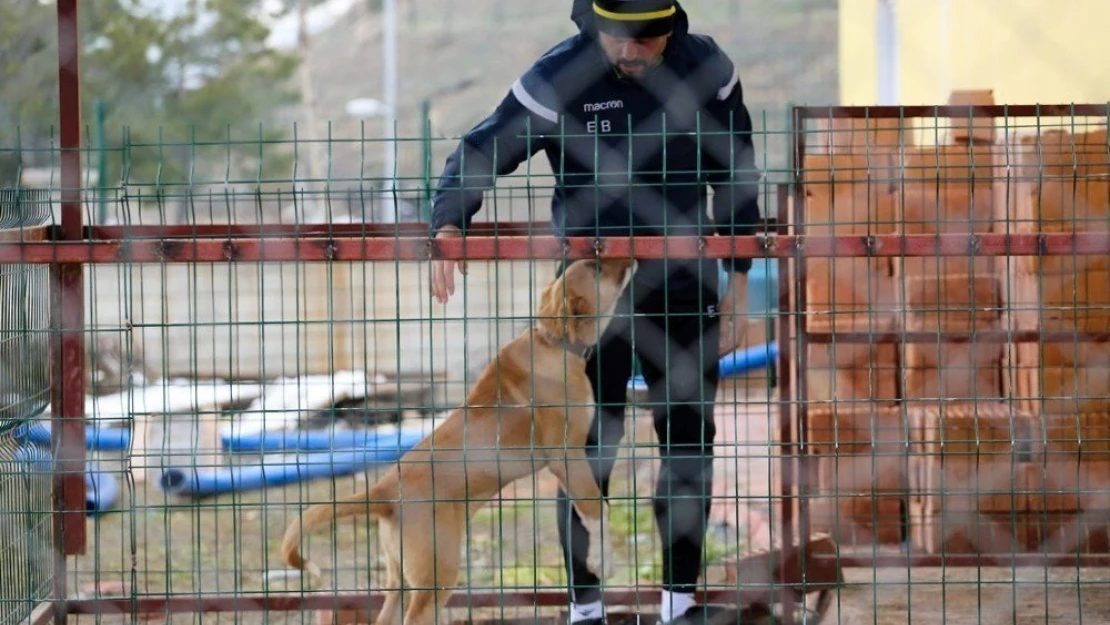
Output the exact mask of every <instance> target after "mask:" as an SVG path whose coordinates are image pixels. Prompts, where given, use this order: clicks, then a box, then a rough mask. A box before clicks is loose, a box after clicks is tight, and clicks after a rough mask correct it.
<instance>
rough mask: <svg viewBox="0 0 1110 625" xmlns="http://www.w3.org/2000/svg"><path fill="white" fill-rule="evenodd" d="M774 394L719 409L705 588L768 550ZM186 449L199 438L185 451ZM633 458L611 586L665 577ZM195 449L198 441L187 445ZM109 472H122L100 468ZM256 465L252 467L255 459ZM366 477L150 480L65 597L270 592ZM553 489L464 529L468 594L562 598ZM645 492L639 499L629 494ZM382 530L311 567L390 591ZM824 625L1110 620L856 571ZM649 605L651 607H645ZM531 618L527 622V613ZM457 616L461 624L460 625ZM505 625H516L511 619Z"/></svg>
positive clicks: (334, 581)
mask: <svg viewBox="0 0 1110 625" xmlns="http://www.w3.org/2000/svg"><path fill="white" fill-rule="evenodd" d="M772 405H773V404H772V403H771V400H769V399H768V398H767V397H754V398H753V397H751V396H745V397H743V398H742V400H741V404H740V405H739V406H731V405H724V406H722V407H721V408H720V410H721V411H722V413H721V414H719V416H718V422H719V423H720V424H721V426H720V429H719V437H720V443H721V446H720V447H718V451H717V456H718V461H717V465H716V475H717V479H716V480H715V481H716V483H717V485H718V490H717V492H716V493H715V494H716V495H717V496H720V497H722V499H721V501H720V502H718V503H716V504H715V506H714V510H713V515H714V520H715V526H714V530H713V531H712V532H711V534H710V541H709V549H708V551H709V558H708V565H709V572H708V574H707V577H706V580H705V581H706V582H707V584H709V585H710V587H711V586H712V585H713V584H720V583H722V582H723V581H724V579H725V578H724V571H723V568H722V567H721V560H722V559H723V558H725V557H727V556H729V555H730V554H736V553H740V554H743V553H748V552H750V551H751V550H753V549H760V548H763V547H765V546H766V545H767V544H768V543H769V542H770V541H771V540H773V539H775V537H776V535H777V533H778V529H777V528H776V527H774V525H773V524H772V523H770V522H769V520H768V511H769V510H770V509H771V508H772V506H771V503H772V501H773V500H772V498H771V496H770V495H769V493H771V492H774V491H773V490H772V480H773V479H777V478H776V473H775V471H774V470H773V468H774V467H773V464H772V462H771V457H770V456H769V454H768V441H769V440H771V436H770V434H769V433H770V432H772V431H774V428H775V424H776V421H775V419H774V418H773V416H772V415H773V414H774V411H772V410H770V409H769V408H770V407H771V406H772ZM187 430H188V424H187V423H175V424H173V425H172V426H171V427H170V431H173V435H172V436H165V437H163V440H165V441H167V449H165V450H163V452H164V453H165V455H166V456H167V457H178V458H180V457H181V456H180V454H185V455H188V454H191V453H196V451H197V450H195V440H196V439H195V438H191V437H190V436H188V435H187ZM190 441H194V442H193V443H190ZM625 442H626V447H625V449H624V451H623V453H624V455H625V457H624V459H622V460H621V461H620V462H619V463H618V466H617V469H616V470H615V474H614V478H613V487H612V491H613V503H612V512H613V519H612V521H613V522H612V526H613V531H614V541H615V544H614V547H615V549H616V551H617V554H616V555H617V557H618V559H619V560H620V566H619V569H618V575H617V577H616V578H615V579H613V580H612V583H613V584H614V585H618V586H623V585H630V584H632V583H634V582H636V581H639V582H640V583H644V584H651V585H654V584H655V583H657V582H658V580H659V574H660V562H659V556H658V552H659V539H658V536H657V534H656V532H655V527H654V521H653V517H652V514H651V508H650V493H651V491H652V488H653V486H654V469H655V464H654V449H653V447H652V445H653V442H654V435H653V434H652V431H651V426H650V419H649V418H648V417H646V416H640V417H639V418H637V419H635V420H630V427H629V432H628V436H627V437H626V441H625ZM190 444H192V445H193V447H192V448H190V446H189V445H190ZM100 460H101V461H102V466H103V467H105V468H109V469H110V468H111V467H113V466H116V467H117V468H118V466H119V465H118V460H116V459H113V458H111V457H107V456H105V457H102V458H100ZM254 461H257V458H251V457H244V458H240V459H238V462H243V463H250V462H254ZM377 470H380V469H372V470H370V471H369V472H368V473H367V474H366V476H365V477H364V476H362V475H357V476H342V477H337V478H333V479H332V478H325V479H317V480H312V481H310V482H305V483H298V484H290V485H287V486H283V487H273V488H268V489H265V490H256V491H248V492H240V493H233V494H227V495H222V496H219V497H214V498H208V499H203V500H200V501H192V500H181V499H175V498H169V497H167V496H166V495H165V494H164V493H163V492H162V491H161V490H160V489H159V488H158V485H157V484H156V483H149V482H148V483H144V484H134V483H131V482H130V481H129V480H121V487H122V490H123V493H122V494H121V498H120V501H119V503H118V505H117V508H116V510H114V511H112V512H109V513H107V514H105V515H103V516H101V517H99V518H96V519H90V520H89V521H88V531H89V550H88V553H87V554H86V555H84V556H82V557H79V558H77V559H76V560H75V561H73V565H72V567H71V582H70V583H71V588H73V589H75V590H76V591H78V592H79V593H80V594H81V595H82V596H86V597H91V596H94V595H95V594H96V593H97V589H99V591H100V593H101V594H104V595H110V594H115V593H118V592H120V590H121V589H126V588H130V589H133V590H134V592H135V594H136V595H138V596H154V597H165V596H195V595H196V594H197V593H206V594H214V593H219V594H237V593H257V592H263V591H265V590H267V587H266V585H265V584H264V574H265V572H266V571H268V570H272V569H283V568H284V567H283V565H282V563H281V562H280V560H279V558H278V545H279V543H280V540H281V536H282V532H283V531H284V529H285V526H286V525H287V524H288V523H289V522H290V521H291V520H292V519H293V518H294V517H295V514H296V513H297V512H298V511H299V509H300V508H301V507H302V506H303V505H307V504H309V503H312V502H322V501H329V500H331V499H332V498H333V497H335V496H336V495H341V494H344V493H347V492H351V491H352V490H354V489H356V488H359V487H360V484H361V483H362V481H363V479H365V478H366V477H368V478H370V479H373V477H374V475H375V474H376V472H377ZM553 493H554V490H553V484H552V482H551V480H550V478H549V477H548V476H547V474H546V473H543V474H541V475H540V476H538V477H537V478H536V479H535V480H533V481H532V482H531V483H527V482H526V483H519V484H517V485H516V486H515V487H514V488H510V489H509V490H507V491H506V492H505V493H504V496H503V498H502V499H501V500H499V501H496V502H494V503H493V504H491V505H490V506H489V507H487V508H486V509H485V510H483V511H481V512H480V513H479V514H478V515H477V516H476V517H475V518H474V519H473V521H472V522H471V525H470V529H469V538H468V543H469V544H468V546H469V553H468V554H467V556H466V559H465V560H464V562H465V563H466V564H465V571H464V573H463V576H464V579H463V580H461V584H462V585H463V586H466V587H469V588H472V589H475V590H495V591H498V590H500V591H509V590H512V589H513V588H512V587H515V589H517V590H523V591H527V590H532V589H535V588H540V589H552V590H559V589H561V588H562V587H563V586H564V584H565V578H564V575H563V572H562V565H561V550H560V549H559V546H558V543H557V533H556V527H555V525H554V523H555V516H556V515H555V514H554V511H555V504H554V499H553ZM632 494H637V495H638V497H635V498H633V497H632V496H631V495H632ZM376 540H377V539H376V532H375V527H374V525H373V523H367V522H366V521H365V520H361V519H356V520H353V521H343V522H340V523H338V524H337V526H336V528H335V532H334V534H330V533H328V532H327V531H323V532H321V533H320V534H319V535H316V536H314V537H313V538H312V540H311V541H310V542H309V544H308V548H307V550H306V555H307V556H309V557H311V558H312V559H314V560H315V561H317V562H318V563H319V565H320V566H321V568H322V569H323V571H324V577H325V580H324V588H326V589H327V590H325V591H321V592H325V593H330V592H331V591H332V590H337V591H340V592H358V591H365V589H368V588H375V587H379V586H380V584H381V583H382V581H383V577H382V569H381V566H380V563H379V558H378V554H379V548H378V545H377V542H376ZM845 576H846V578H845V584H844V585H843V586H842V587H841V588H840V589H839V590H838V591H837V592H836V593H835V597H834V608H833V610H832V613H831V614H830V615H829V617H828V618H827V619H826V620H825V621H824V622H826V623H852V624H855V623H883V624H887V623H891V624H893V623H992V624H993V623H1023V624H1024V623H1030V624H1032V623H1105V622H1110V592H1108V591H1110V571H1107V570H1097V571H1086V570H1083V571H1078V570H1076V569H1074V568H1072V569H1066V568H1065V569H1055V570H1050V571H1045V570H1043V569H1036V570H1027V569H1018V570H1010V569H1006V570H993V569H992V570H988V569H966V568H965V569H952V568H950V569H947V570H942V569H917V570H913V571H912V572H911V571H907V570H906V569H879V570H871V569H866V570H865V569H855V570H848V571H846V572H845ZM269 590H271V591H275V592H300V590H301V589H300V587H299V585H298V583H297V582H281V583H278V584H276V585H275V584H271V585H270V587H269ZM651 607H652V606H650V605H649V606H645V609H651ZM533 613H534V611H533V610H531V609H529V610H527V611H526V614H524V615H521V616H526V615H531V614H533ZM460 616H462V615H460ZM506 616H507V614H506ZM146 619H147V620H149V621H150V622H172V623H190V622H193V623H196V622H200V623H224V622H236V623H247V624H252V623H287V622H288V623H300V622H305V623H308V622H314V617H313V615H311V614H300V613H246V614H239V615H232V614H205V615H191V614H179V615H175V616H173V617H172V618H171V619H167V617H166V616H165V615H162V614H158V615H147V617H146ZM94 621H95V622H97V623H122V622H130V621H131V618H130V616H129V615H112V616H107V617H104V616H100V617H92V616H85V617H79V618H76V619H75V622H77V623H92V622H94Z"/></svg>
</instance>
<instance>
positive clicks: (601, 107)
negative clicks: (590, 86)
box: [582, 100, 624, 113]
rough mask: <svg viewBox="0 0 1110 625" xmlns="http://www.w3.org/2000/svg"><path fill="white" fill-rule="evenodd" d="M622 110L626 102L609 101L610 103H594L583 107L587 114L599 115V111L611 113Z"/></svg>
mask: <svg viewBox="0 0 1110 625" xmlns="http://www.w3.org/2000/svg"><path fill="white" fill-rule="evenodd" d="M622 108H624V102H623V101H622V100H609V101H608V102H594V103H591V104H584V105H582V110H584V111H585V112H587V113H597V112H598V111H611V110H613V109H622Z"/></svg>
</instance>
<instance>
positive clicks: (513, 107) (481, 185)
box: [431, 82, 551, 233]
mask: <svg viewBox="0 0 1110 625" xmlns="http://www.w3.org/2000/svg"><path fill="white" fill-rule="evenodd" d="M529 98H530V96H529V95H528V92H527V91H525V90H524V87H523V85H522V83H521V82H518V83H517V84H516V85H514V87H513V90H512V92H510V93H509V94H507V95H506V96H505V98H504V99H503V100H502V101H501V104H500V105H498V107H497V108H496V109H495V110H494V111H493V113H491V114H490V115H489V116H488V117H486V118H485V119H484V120H482V122H481V123H479V124H478V125H477V126H475V127H474V128H473V129H471V130H470V131H469V132H467V133H466V135H464V136H463V138H462V141H460V142H459V146H458V147H457V148H456V149H455V151H454V152H452V153H451V155H450V156H449V157H448V158H447V163H446V165H445V166H444V170H443V175H442V176H441V177H440V180H439V185H438V187H437V189H436V192H435V195H434V197H433V198H432V223H431V228H432V232H433V233H436V232H439V231H440V229H442V228H443V227H445V226H454V227H455V228H457V229H459V230H460V231H463V232H465V231H466V230H467V229H468V228H469V226H470V223H471V221H472V220H473V219H474V216H475V215H476V214H477V213H478V211H479V210H481V207H482V197H483V194H484V193H485V192H486V191H488V190H489V189H492V188H493V186H494V184H495V182H496V177H497V176H504V175H506V174H509V173H512V172H513V171H514V170H515V169H516V168H517V167H519V166H520V164H521V163H523V162H524V161H526V160H528V159H529V158H531V157H532V155H533V154H535V153H536V152H538V151H539V150H540V149H542V147H543V141H544V139H543V137H542V136H541V135H543V134H544V133H547V132H548V131H549V128H548V126H549V125H550V123H551V122H550V121H549V119H545V118H542V117H540V116H539V115H537V114H536V112H535V110H534V109H535V108H536V106H539V105H537V104H536V103H535V101H534V100H532V101H529ZM522 100H524V102H525V103H527V104H530V105H532V106H527V105H526V104H525V103H522ZM540 111H541V112H542V113H544V114H546V113H549V112H550V111H547V110H546V109H543V108H542V107H541V108H540ZM548 117H550V116H548Z"/></svg>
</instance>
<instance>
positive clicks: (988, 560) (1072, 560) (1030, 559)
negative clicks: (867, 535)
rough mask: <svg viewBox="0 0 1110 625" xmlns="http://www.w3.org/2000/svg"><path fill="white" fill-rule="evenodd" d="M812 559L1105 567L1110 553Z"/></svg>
mask: <svg viewBox="0 0 1110 625" xmlns="http://www.w3.org/2000/svg"><path fill="white" fill-rule="evenodd" d="M812 558H813V560H815V561H828V562H835V563H836V564H839V565H840V566H841V568H907V567H915V568H922V567H929V568H936V567H960V568H962V567H985V568H1013V567H1041V568H1060V567H1069V568H1074V567H1107V566H1110V554H1100V553H1074V554H1069V553H1014V554H1008V553H999V554H989V553H982V554H975V553H969V554H949V555H944V554H920V555H913V554H911V555H874V556H868V555H847V556H826V555H814V556H812Z"/></svg>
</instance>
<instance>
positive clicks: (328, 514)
mask: <svg viewBox="0 0 1110 625" xmlns="http://www.w3.org/2000/svg"><path fill="white" fill-rule="evenodd" d="M394 490H395V489H393V488H391V487H390V486H387V485H383V484H378V485H375V486H374V487H372V488H370V489H369V490H367V491H364V492H359V493H354V494H351V495H347V496H346V497H343V498H341V499H339V500H338V501H336V502H334V503H322V504H316V505H313V506H309V507H308V508H306V509H305V511H304V512H302V513H301V517H300V518H299V519H297V520H295V521H293V522H292V523H290V524H289V527H288V528H287V529H286V530H285V538H284V540H282V544H281V554H282V557H283V558H284V559H285V563H286V564H288V565H289V566H291V567H293V568H295V569H299V570H301V571H303V572H305V573H308V575H309V577H310V578H311V579H312V585H313V586H315V585H316V584H318V583H319V581H320V567H318V566H316V564H315V563H314V562H312V561H311V560H307V559H305V558H303V557H302V556H301V552H300V544H301V536H304V535H308V534H311V533H312V532H313V531H315V530H316V529H317V528H320V527H323V526H324V525H328V524H330V523H332V522H333V521H335V520H337V519H342V518H346V517H353V516H359V515H363V514H365V515H369V516H372V517H377V518H389V517H390V516H392V515H393V512H394V504H393V503H392V501H391V500H392V499H395V497H394V496H393V494H392V491H394Z"/></svg>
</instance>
